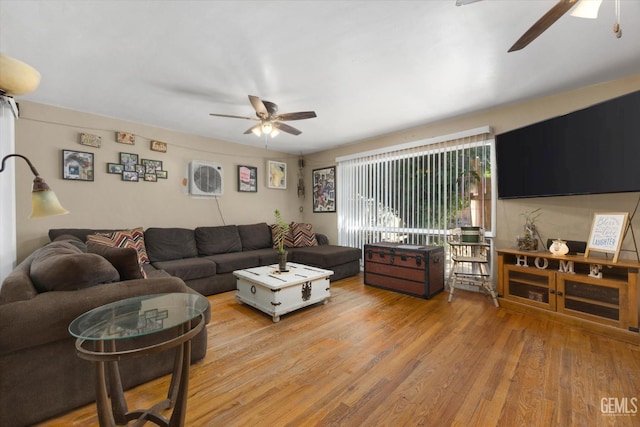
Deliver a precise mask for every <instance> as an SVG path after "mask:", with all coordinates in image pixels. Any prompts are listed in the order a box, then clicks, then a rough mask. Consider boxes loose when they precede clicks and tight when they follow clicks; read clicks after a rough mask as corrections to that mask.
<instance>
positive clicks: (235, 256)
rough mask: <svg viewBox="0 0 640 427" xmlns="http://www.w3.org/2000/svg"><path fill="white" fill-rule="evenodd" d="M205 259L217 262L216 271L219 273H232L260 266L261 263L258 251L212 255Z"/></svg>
mask: <svg viewBox="0 0 640 427" xmlns="http://www.w3.org/2000/svg"><path fill="white" fill-rule="evenodd" d="M205 259H209V260H211V261H214V262H215V263H216V271H217V273H218V274H222V273H231V272H232V271H235V270H242V269H245V268H252V267H258V266H259V265H260V256H259V255H258V254H257V253H256V251H247V252H233V253H228V254H218V255H211V256H208V257H206V258H205Z"/></svg>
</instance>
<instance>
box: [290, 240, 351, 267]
mask: <svg viewBox="0 0 640 427" xmlns="http://www.w3.org/2000/svg"><path fill="white" fill-rule="evenodd" d="M289 253H290V257H291V261H292V262H297V263H300V264H306V265H312V266H316V267H320V268H327V269H329V270H330V269H331V267H334V266H336V265H341V264H346V263H348V262H352V261H357V260H359V259H360V258H361V257H362V252H361V251H360V249H358V248H350V247H347V246H336V245H320V246H310V247H300V248H292V249H290V250H289Z"/></svg>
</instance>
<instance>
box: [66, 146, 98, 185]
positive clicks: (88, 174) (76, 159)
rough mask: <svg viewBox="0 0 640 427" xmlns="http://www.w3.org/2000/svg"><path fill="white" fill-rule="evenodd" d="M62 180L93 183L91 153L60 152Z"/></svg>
mask: <svg viewBox="0 0 640 427" xmlns="http://www.w3.org/2000/svg"><path fill="white" fill-rule="evenodd" d="M62 179H70V180H74V181H93V153H85V152H82V151H73V150H62Z"/></svg>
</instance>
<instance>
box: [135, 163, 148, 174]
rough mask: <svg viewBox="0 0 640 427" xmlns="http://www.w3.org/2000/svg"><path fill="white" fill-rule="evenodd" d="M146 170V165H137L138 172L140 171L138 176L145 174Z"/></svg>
mask: <svg viewBox="0 0 640 427" xmlns="http://www.w3.org/2000/svg"><path fill="white" fill-rule="evenodd" d="M146 170H147V168H145V167H144V165H136V172H137V173H138V176H143V175H144V173H145V171H146Z"/></svg>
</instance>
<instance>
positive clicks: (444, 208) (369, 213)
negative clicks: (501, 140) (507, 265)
mask: <svg viewBox="0 0 640 427" xmlns="http://www.w3.org/2000/svg"><path fill="white" fill-rule="evenodd" d="M490 133H491V129H490V128H489V127H485V128H479V129H473V130H470V131H467V132H461V133H459V134H456V135H447V136H443V137H440V138H434V139H430V140H426V141H418V142H415V143H411V144H404V145H401V146H394V147H388V148H387V149H385V150H376V151H372V152H368V153H361V154H357V155H353V156H348V157H341V158H338V159H337V163H338V170H337V175H338V179H337V185H338V191H337V196H338V203H337V206H338V239H339V243H340V244H344V245H348V246H354V247H360V248H364V245H365V244H366V243H373V242H380V241H391V242H400V243H406V244H416V245H443V246H444V242H445V239H446V235H447V232H448V230H450V229H452V228H456V227H461V226H467V225H468V226H480V227H483V228H484V229H485V230H486V232H487V236H488V237H490V236H492V235H493V229H494V209H495V199H496V197H495V194H496V191H495V189H494V185H495V183H494V182H492V179H491V177H492V175H493V171H494V170H495V169H494V163H495V161H494V159H495V156H494V154H493V153H494V150H493V146H494V142H493V139H492V138H491V137H490Z"/></svg>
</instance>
